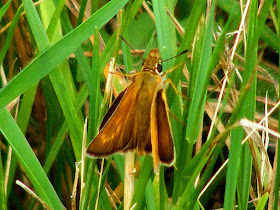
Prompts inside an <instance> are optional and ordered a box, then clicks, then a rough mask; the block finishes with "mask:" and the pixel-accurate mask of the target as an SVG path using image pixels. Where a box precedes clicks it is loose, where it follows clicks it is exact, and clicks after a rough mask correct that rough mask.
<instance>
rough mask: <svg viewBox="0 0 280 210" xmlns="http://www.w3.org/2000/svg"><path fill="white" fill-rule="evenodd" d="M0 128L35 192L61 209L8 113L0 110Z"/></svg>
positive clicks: (39, 166) (50, 186) (36, 161)
mask: <svg viewBox="0 0 280 210" xmlns="http://www.w3.org/2000/svg"><path fill="white" fill-rule="evenodd" d="M0 116H1V121H0V129H1V132H2V133H3V135H4V136H5V138H6V139H7V141H8V142H9V144H10V145H11V146H12V148H13V150H14V152H15V153H16V154H17V158H18V160H19V162H20V163H21V165H22V166H23V168H24V170H25V172H26V174H27V176H28V178H29V179H30V181H31V183H32V184H33V186H34V188H35V190H36V193H37V194H38V195H39V196H40V197H41V199H43V200H44V201H45V202H46V203H47V204H48V205H49V206H50V207H51V208H53V209H63V208H62V204H61V202H60V200H59V198H58V196H57V194H56V192H55V191H54V189H53V187H52V185H51V183H50V181H49V179H48V177H47V175H46V174H45V172H44V170H43V168H42V167H41V165H40V163H39V161H38V159H37V158H36V156H35V154H34V152H33V151H32V149H31V147H30V146H29V144H28V142H27V140H26V139H25V137H24V136H23V134H22V132H21V130H20V129H19V127H18V126H17V124H16V123H15V121H14V119H13V118H12V116H11V115H10V113H9V112H8V111H7V110H6V109H5V108H4V109H1V110H0Z"/></svg>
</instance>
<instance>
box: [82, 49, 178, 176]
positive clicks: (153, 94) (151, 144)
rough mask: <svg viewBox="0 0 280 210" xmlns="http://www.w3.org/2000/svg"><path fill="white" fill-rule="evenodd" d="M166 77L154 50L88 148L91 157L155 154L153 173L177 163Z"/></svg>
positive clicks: (121, 94)
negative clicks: (165, 84)
mask: <svg viewBox="0 0 280 210" xmlns="http://www.w3.org/2000/svg"><path fill="white" fill-rule="evenodd" d="M163 75H164V73H163V72H162V65H161V58H160V56H159V54H158V51H156V50H151V51H150V52H149V54H148V57H147V59H145V60H144V62H143V65H142V70H141V71H140V72H138V73H136V76H134V77H133V79H132V82H131V84H130V85H129V86H128V87H127V88H126V89H125V90H123V91H122V92H121V93H120V94H119V95H118V96H117V98H116V99H115V101H114V103H113V104H112V106H111V107H110V108H109V110H108V111H107V113H106V115H105V117H104V119H103V121H102V123H101V125H100V128H99V133H98V134H97V136H96V137H95V138H94V139H93V140H92V141H91V143H90V144H89V146H88V148H87V151H86V154H87V155H88V156H89V157H94V158H101V157H107V156H109V155H111V154H113V153H116V152H121V153H125V152H127V151H131V150H137V152H138V154H139V155H144V154H152V157H153V163H154V171H155V172H158V170H159V166H160V164H164V165H167V166H171V165H172V164H173V163H174V160H175V158H174V156H175V155H174V152H175V151H174V143H173V136H172V132H171V124H170V119H169V113H168V110H169V109H168V105H167V100H166V94H165V90H164V80H163Z"/></svg>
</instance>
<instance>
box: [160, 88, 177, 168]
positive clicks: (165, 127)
mask: <svg viewBox="0 0 280 210" xmlns="http://www.w3.org/2000/svg"><path fill="white" fill-rule="evenodd" d="M155 106H156V110H155V120H156V121H157V123H156V124H157V136H158V155H159V160H160V162H162V163H163V164H165V165H172V163H173V161H174V143H173V137H172V133H171V127H170V122H169V116H168V107H167V103H166V95H165V92H164V90H163V89H161V90H159V91H158V92H157V96H156V99H155Z"/></svg>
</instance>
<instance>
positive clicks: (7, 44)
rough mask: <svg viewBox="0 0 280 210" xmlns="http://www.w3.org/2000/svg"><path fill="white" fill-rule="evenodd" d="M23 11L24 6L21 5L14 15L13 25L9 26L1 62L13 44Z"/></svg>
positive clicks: (0, 56)
mask: <svg viewBox="0 0 280 210" xmlns="http://www.w3.org/2000/svg"><path fill="white" fill-rule="evenodd" d="M22 11H23V7H22V6H20V7H19V8H18V10H17V12H16V14H15V17H14V19H13V21H12V24H11V26H10V28H9V32H8V35H7V37H6V40H5V44H4V46H3V47H2V49H1V52H0V64H1V63H2V62H3V59H4V57H5V55H6V53H7V51H8V49H9V47H10V44H11V42H12V39H13V35H14V33H15V28H16V26H17V24H18V21H19V18H20V14H21V13H22Z"/></svg>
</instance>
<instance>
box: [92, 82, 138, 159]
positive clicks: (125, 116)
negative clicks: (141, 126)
mask: <svg viewBox="0 0 280 210" xmlns="http://www.w3.org/2000/svg"><path fill="white" fill-rule="evenodd" d="M134 88H135V85H134V83H132V84H131V85H130V86H129V87H128V88H127V89H126V91H125V92H123V94H121V95H120V97H119V96H118V97H117V99H116V104H113V108H115V110H113V109H111V108H110V109H111V110H110V109H109V111H108V112H107V114H106V115H105V118H104V120H105V121H104V120H103V122H102V124H101V125H102V126H101V130H100V132H99V134H98V135H97V136H96V137H95V138H94V139H93V141H92V142H91V143H90V145H89V146H88V149H87V154H88V155H90V156H94V157H104V156H108V155H111V154H112V153H114V152H120V151H123V152H124V151H126V150H129V149H134V148H135V147H136V142H135V141H134V140H133V139H131V137H132V136H134V133H133V132H134V119H135V106H136V99H135V97H136V96H135V94H134V92H135V90H134ZM122 95H123V96H122ZM110 112H112V113H113V114H111V116H109V114H108V113H110ZM106 116H107V117H106Z"/></svg>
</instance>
